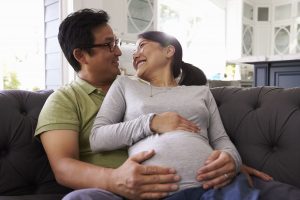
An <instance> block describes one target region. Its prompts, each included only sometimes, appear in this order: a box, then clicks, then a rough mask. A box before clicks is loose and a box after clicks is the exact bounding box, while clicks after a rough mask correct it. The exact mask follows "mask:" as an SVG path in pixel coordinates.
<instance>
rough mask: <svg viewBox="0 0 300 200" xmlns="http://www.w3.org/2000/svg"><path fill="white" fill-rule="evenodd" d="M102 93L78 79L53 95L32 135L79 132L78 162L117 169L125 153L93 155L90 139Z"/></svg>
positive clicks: (113, 152)
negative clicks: (46, 132) (66, 131)
mask: <svg viewBox="0 0 300 200" xmlns="http://www.w3.org/2000/svg"><path fill="white" fill-rule="evenodd" d="M104 96H105V93H104V92H103V91H101V90H99V89H97V88H95V87H93V86H92V85H90V84H89V83H87V82H86V81H84V80H82V79H79V78H77V79H76V80H75V81H73V82H72V83H70V84H68V85H66V86H63V87H61V88H59V89H58V90H56V91H55V92H54V93H52V94H51V95H50V96H49V98H48V99H47V101H46V103H45V105H44V107H43V108H42V110H41V113H40V115H39V120H38V124H37V128H36V132H35V135H39V134H41V133H43V132H45V131H50V130H74V131H76V132H78V137H79V151H80V160H81V161H84V162H88V163H92V164H95V165H98V166H103V167H110V168H116V167H118V166H120V165H121V164H122V163H123V162H124V161H125V160H126V159H127V150H125V149H121V150H115V151H109V152H102V153H93V152H92V151H91V148H90V143H89V136H90V132H91V129H92V126H93V123H94V119H95V117H96V115H97V113H98V110H99V108H100V106H101V104H102V102H103V99H104Z"/></svg>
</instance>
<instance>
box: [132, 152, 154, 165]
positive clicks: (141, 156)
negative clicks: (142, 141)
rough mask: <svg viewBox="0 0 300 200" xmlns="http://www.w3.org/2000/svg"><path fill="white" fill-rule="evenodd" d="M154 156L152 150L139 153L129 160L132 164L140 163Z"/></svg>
mask: <svg viewBox="0 0 300 200" xmlns="http://www.w3.org/2000/svg"><path fill="white" fill-rule="evenodd" d="M154 154H155V152H154V150H150V151H143V152H140V153H138V154H136V155H134V156H132V157H130V159H131V160H132V161H134V162H137V163H142V162H144V161H145V160H148V159H150V158H151V157H152V156H154Z"/></svg>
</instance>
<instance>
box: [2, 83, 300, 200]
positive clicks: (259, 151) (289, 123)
mask: <svg viewBox="0 0 300 200" xmlns="http://www.w3.org/2000/svg"><path fill="white" fill-rule="evenodd" d="M211 91H212V93H213V95H214V97H215V99H216V102H217V105H218V107H219V111H220V114H221V117H222V120H223V123H224V126H225V129H226V131H227V133H228V135H229V136H230V138H231V139H232V141H233V142H234V144H235V145H236V146H237V148H238V150H239V152H240V154H241V156H242V160H243V162H244V163H246V164H248V165H249V166H252V167H255V168H257V169H259V170H262V171H264V172H267V173H269V174H270V175H272V176H273V177H274V179H275V180H278V181H281V182H284V183H288V184H291V185H293V186H295V187H296V189H297V188H300V170H299V169H300V153H299V152H300V145H299V142H300V88H291V89H281V88H274V87H255V88H236V87H220V88H212V89H211ZM51 93H52V91H40V92H29V91H22V90H2V91H0V199H1V200H12V199H28V200H29V199H45V200H47V199H51V200H55V199H61V198H62V197H63V195H64V194H66V193H67V192H69V191H70V189H68V188H65V187H63V186H61V185H59V184H58V183H57V182H56V181H55V178H54V175H53V173H52V171H51V168H50V165H49V162H48V160H47V156H46V154H45V152H44V149H43V146H42V145H41V143H40V142H39V140H38V139H37V138H35V137H33V134H34V130H35V126H36V123H37V119H38V115H39V112H40V110H41V108H42V106H43V104H44V102H45V100H46V99H47V97H48V96H49V95H50V94H51ZM269 192H272V190H270V191H269ZM287 199H288V198H287Z"/></svg>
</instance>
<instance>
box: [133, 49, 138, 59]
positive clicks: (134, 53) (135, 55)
mask: <svg viewBox="0 0 300 200" xmlns="http://www.w3.org/2000/svg"><path fill="white" fill-rule="evenodd" d="M137 57H138V51H137V50H134V51H133V52H132V58H133V60H134V59H135V58H137Z"/></svg>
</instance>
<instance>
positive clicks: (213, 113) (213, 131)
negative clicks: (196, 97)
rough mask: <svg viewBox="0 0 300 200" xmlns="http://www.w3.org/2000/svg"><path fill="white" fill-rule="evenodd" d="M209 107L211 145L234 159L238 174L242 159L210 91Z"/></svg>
mask: <svg viewBox="0 0 300 200" xmlns="http://www.w3.org/2000/svg"><path fill="white" fill-rule="evenodd" d="M207 107H208V110H209V114H210V117H209V128H208V137H209V141H210V144H211V145H212V147H213V148H214V149H215V150H220V151H223V152H226V153H228V154H229V155H230V156H231V157H232V158H233V160H234V162H235V167H236V172H238V171H239V169H240V166H241V164H242V161H241V157H240V155H239V153H238V151H237V149H236V148H235V146H234V145H233V143H232V142H231V140H230V138H229V136H228V135H227V133H226V131H225V128H224V126H223V123H222V120H221V117H220V113H219V110H218V107H217V104H216V102H215V99H214V97H213V95H212V94H211V92H210V90H208V104H207Z"/></svg>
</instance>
